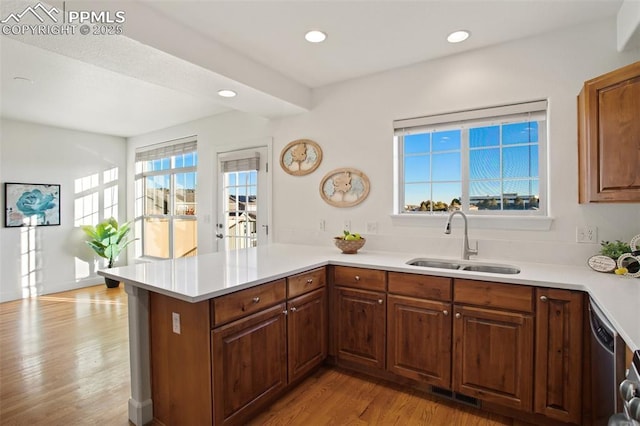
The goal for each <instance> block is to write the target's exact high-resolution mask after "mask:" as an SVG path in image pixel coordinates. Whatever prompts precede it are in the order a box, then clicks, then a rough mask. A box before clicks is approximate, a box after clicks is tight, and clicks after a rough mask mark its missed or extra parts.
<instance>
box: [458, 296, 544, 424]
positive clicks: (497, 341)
mask: <svg viewBox="0 0 640 426" xmlns="http://www.w3.org/2000/svg"><path fill="white" fill-rule="evenodd" d="M454 311H455V318H454V319H453V330H454V367H453V379H452V381H453V389H454V390H455V391H456V392H460V393H463V394H466V395H470V396H474V397H476V398H479V399H482V400H486V401H491V402H495V403H498V404H501V405H505V406H508V407H512V408H516V409H519V410H524V411H528V412H530V411H531V408H532V399H533V317H532V316H530V315H526V314H520V313H512V312H502V311H493V310H488V309H481V308H472V307H468V306H458V305H456V306H455V307H454Z"/></svg>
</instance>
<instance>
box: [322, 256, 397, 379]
mask: <svg viewBox="0 0 640 426" xmlns="http://www.w3.org/2000/svg"><path fill="white" fill-rule="evenodd" d="M333 273H334V284H335V286H336V288H335V304H334V310H333V312H334V316H335V321H334V323H333V324H334V326H335V329H334V333H335V341H336V352H337V359H338V362H339V363H347V364H351V365H354V366H360V367H366V368H371V369H376V370H383V369H384V368H385V345H386V343H385V341H386V339H385V328H386V298H387V297H386V293H385V290H386V272H384V271H376V270H369V269H362V268H347V267H342V266H336V267H335V268H334V269H333ZM352 287H355V288H352ZM371 289H373V290H381V291H372V290H371Z"/></svg>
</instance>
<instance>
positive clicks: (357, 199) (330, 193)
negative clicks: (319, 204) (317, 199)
mask: <svg viewBox="0 0 640 426" xmlns="http://www.w3.org/2000/svg"><path fill="white" fill-rule="evenodd" d="M369 186H370V185H369V178H368V177H367V175H365V174H364V173H362V172H361V171H360V170H357V169H350V168H342V169H335V170H332V171H330V172H329V173H327V174H326V175H325V176H324V177H323V178H322V180H321V181H320V196H321V197H322V199H323V200H324V201H326V202H327V203H328V204H331V205H332V206H335V207H351V206H355V205H356V204H360V203H361V202H363V201H364V199H365V198H367V195H369Z"/></svg>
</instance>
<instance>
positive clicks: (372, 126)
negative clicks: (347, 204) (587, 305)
mask: <svg viewBox="0 0 640 426" xmlns="http://www.w3.org/2000/svg"><path fill="white" fill-rule="evenodd" d="M380 54H384V52H380ZM637 60H640V51H638V50H635V51H629V52H623V53H618V52H617V50H616V27H615V20H613V19H612V20H609V21H603V22H599V23H593V24H588V25H584V26H581V27H576V28H572V29H569V30H565V31H563V32H558V33H555V34H547V35H543V36H539V37H534V38H529V39H522V40H519V41H516V42H512V43H508V44H503V45H497V46H493V47H490V48H486V49H482V50H478V51H475V52H471V53H463V54H460V55H456V56H450V57H447V58H444V59H440V60H436V61H430V62H425V63H421V64H417V65H413V66H409V67H405V68H402V69H397V70H393V71H389V72H384V73H381V74H377V75H373V76H369V77H365V78H360V79H355V80H352V81H348V82H344V83H341V84H336V85H333V86H329V87H325V88H321V89H319V90H316V91H315V106H314V108H313V109H312V111H310V112H309V113H305V114H301V115H297V116H294V117H288V118H284V119H281V120H279V121H275V122H273V123H272V134H273V136H274V153H275V155H276V156H277V155H279V153H280V151H281V150H282V148H283V147H284V146H285V145H286V144H287V143H289V142H290V141H292V140H295V139H300V138H309V139H313V140H315V141H316V142H318V143H319V144H320V146H321V147H322V148H323V151H324V158H323V160H322V164H321V165H320V167H319V168H318V169H317V170H316V171H315V172H314V173H313V174H311V175H307V176H303V177H293V176H290V175H288V174H286V173H284V172H283V171H282V170H280V169H279V168H276V171H275V174H274V188H275V191H274V199H273V203H274V223H273V229H274V230H275V232H276V234H275V238H276V240H277V241H280V242H302V243H310V244H323V245H330V244H331V237H332V236H333V235H338V234H339V233H340V232H341V229H342V227H343V223H344V221H345V220H349V221H351V227H352V230H354V232H356V231H359V232H361V233H362V234H366V232H365V231H366V224H367V222H376V223H377V224H378V234H376V235H367V237H368V242H367V246H366V248H371V249H383V250H394V251H406V252H410V253H413V254H416V255H431V256H458V254H459V252H460V243H461V234H460V229H459V226H455V227H456V228H458V229H454V231H453V235H449V236H446V235H444V233H443V230H444V223H445V220H446V219H445V218H444V217H441V218H439V219H436V220H432V221H427V222H426V223H425V222H424V221H419V223H415V224H407V221H400V220H394V219H392V218H391V217H390V214H391V213H392V202H393V199H392V198H393V159H392V155H393V150H392V140H393V130H392V121H393V120H394V119H401V118H410V117H416V116H422V115H430V114H437V113H444V112H451V111H457V110H464V109H469V108H476V107H486V106H494V105H500V104H507V103H514V102H521V101H529V100H535V99H542V98H546V99H548V100H549V114H550V115H549V121H548V125H549V142H548V168H549V175H550V183H549V194H548V195H549V200H550V201H549V204H550V213H551V215H552V216H553V218H554V220H553V223H552V226H551V229H550V230H549V231H504V230H487V229H473V227H472V229H471V231H470V237H471V239H472V240H475V239H479V240H480V257H485V258H494V259H523V260H528V261H543V262H558V263H569V264H584V263H585V262H586V259H587V257H588V256H590V255H591V254H595V253H597V251H598V249H599V246H598V245H597V244H577V243H575V232H576V226H583V225H594V226H597V227H598V231H599V233H598V240H612V239H623V240H629V239H630V238H631V237H633V236H634V235H636V234H639V233H640V204H638V203H635V204H604V205H579V204H578V202H577V199H578V196H577V188H578V182H577V177H578V169H577V134H576V129H577V119H576V115H577V111H576V96H577V94H578V93H579V91H580V89H581V87H582V84H583V82H584V81H585V80H588V79H590V78H593V77H596V76H598V75H600V74H602V73H605V72H608V71H611V70H613V69H616V68H618V67H620V66H623V65H626V64H629V63H632V62H634V61H637ZM338 167H354V168H357V169H360V170H362V171H363V172H364V173H365V174H367V175H368V176H369V179H370V181H371V192H370V195H369V197H368V199H366V200H365V201H364V202H363V203H361V204H360V205H358V206H355V207H352V208H344V209H339V208H334V207H331V206H329V205H328V204H326V203H324V202H323V201H322V200H321V199H320V197H319V190H318V185H319V182H320V180H321V179H322V177H323V176H324V175H325V174H326V173H327V172H329V171H330V170H333V169H335V168H338ZM320 220H325V221H326V231H324V232H323V231H320V230H319V225H318V223H319V222H320Z"/></svg>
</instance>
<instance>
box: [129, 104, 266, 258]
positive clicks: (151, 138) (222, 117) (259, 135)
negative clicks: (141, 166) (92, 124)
mask: <svg viewBox="0 0 640 426" xmlns="http://www.w3.org/2000/svg"><path fill="white" fill-rule="evenodd" d="M193 135H195V136H196V137H197V140H198V188H197V197H198V199H197V202H198V207H197V217H198V253H199V254H203V253H210V252H213V251H216V238H215V223H216V212H217V210H216V209H217V208H218V206H217V203H216V192H217V177H216V175H217V165H216V157H217V153H218V152H225V151H229V150H233V149H241V148H249V147H255V146H264V145H267V144H268V145H269V146H270V145H271V138H269V137H268V135H269V120H267V119H265V118H262V117H258V116H255V115H251V114H246V113H242V112H229V113H225V114H219V115H215V116H213V117H208V118H204V119H201V120H196V121H191V122H188V123H184V124H181V125H178V126H174V127H169V128H167V129H163V130H159V131H156V132H152V133H148V134H145V135H140V136H136V137H132V138H129V139H128V140H127V164H128V171H127V174H128V179H127V188H128V193H129V197H128V199H127V201H128V203H127V216H128V217H129V219H132V218H133V217H134V214H135V212H134V204H133V201H134V196H135V191H134V178H135V170H134V162H135V150H136V148H138V147H142V146H148V145H153V144H157V143H161V142H167V141H171V140H174V139H179V138H184V137H187V136H193ZM137 252H138V253H140V250H139V248H138V249H137ZM133 256H134V250H129V260H130V261H131V260H133Z"/></svg>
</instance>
